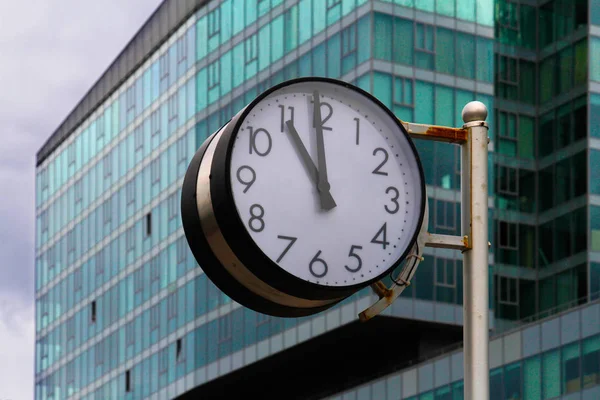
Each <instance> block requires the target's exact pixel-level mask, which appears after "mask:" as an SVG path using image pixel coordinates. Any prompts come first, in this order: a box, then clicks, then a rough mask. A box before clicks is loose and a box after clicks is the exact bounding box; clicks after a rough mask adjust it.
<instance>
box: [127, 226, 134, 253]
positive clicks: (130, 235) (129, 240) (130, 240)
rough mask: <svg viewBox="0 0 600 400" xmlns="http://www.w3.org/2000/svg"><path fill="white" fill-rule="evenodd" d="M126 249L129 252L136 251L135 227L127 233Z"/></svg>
mask: <svg viewBox="0 0 600 400" xmlns="http://www.w3.org/2000/svg"><path fill="white" fill-rule="evenodd" d="M125 247H126V249H127V251H128V252H130V251H133V250H135V231H134V227H131V228H129V229H128V230H127V231H126V232H125Z"/></svg>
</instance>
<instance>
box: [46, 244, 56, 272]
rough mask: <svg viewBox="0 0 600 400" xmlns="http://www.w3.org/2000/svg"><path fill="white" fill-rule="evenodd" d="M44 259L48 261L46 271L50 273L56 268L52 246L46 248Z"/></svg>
mask: <svg viewBox="0 0 600 400" xmlns="http://www.w3.org/2000/svg"><path fill="white" fill-rule="evenodd" d="M46 257H47V259H48V271H50V270H52V269H54V267H55V266H56V251H55V250H54V246H52V247H50V248H48V251H47V252H46Z"/></svg>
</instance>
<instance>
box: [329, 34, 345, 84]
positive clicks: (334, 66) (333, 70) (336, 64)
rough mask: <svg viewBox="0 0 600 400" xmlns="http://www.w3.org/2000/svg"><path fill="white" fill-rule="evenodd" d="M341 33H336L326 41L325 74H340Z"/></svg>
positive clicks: (336, 75)
mask: <svg viewBox="0 0 600 400" xmlns="http://www.w3.org/2000/svg"><path fill="white" fill-rule="evenodd" d="M340 37H341V34H339V33H337V34H335V35H334V36H332V37H331V38H330V39H329V40H328V41H327V76H329V77H331V78H338V77H340V75H341V64H340V60H341V58H342V57H341V45H340Z"/></svg>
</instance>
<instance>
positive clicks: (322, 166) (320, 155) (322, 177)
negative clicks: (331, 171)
mask: <svg viewBox="0 0 600 400" xmlns="http://www.w3.org/2000/svg"><path fill="white" fill-rule="evenodd" d="M313 105H314V112H313V126H314V127H315V132H316V134H317V163H318V165H319V169H318V175H319V178H318V182H317V189H318V190H319V195H320V196H321V208H323V209H324V210H331V209H332V208H334V207H335V206H336V204H335V201H334V200H333V197H332V196H331V193H330V192H329V190H330V189H331V185H330V184H329V180H328V179H327V161H326V159H325V139H324V138H323V119H322V118H321V101H320V100H319V91H318V90H315V91H314V92H313Z"/></svg>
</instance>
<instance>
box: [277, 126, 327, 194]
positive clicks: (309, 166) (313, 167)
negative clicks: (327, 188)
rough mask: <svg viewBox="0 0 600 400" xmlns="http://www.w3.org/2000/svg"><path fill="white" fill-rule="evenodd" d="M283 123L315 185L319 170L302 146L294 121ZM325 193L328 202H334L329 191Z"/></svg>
mask: <svg viewBox="0 0 600 400" xmlns="http://www.w3.org/2000/svg"><path fill="white" fill-rule="evenodd" d="M285 124H286V125H287V127H288V131H289V133H290V136H291V137H292V141H293V142H294V145H295V146H296V150H297V151H298V153H299V154H300V159H302V162H303V163H304V166H305V167H306V169H307V170H308V173H309V175H310V178H311V179H312V181H313V182H314V183H315V185H317V184H318V180H319V171H318V170H317V167H316V165H315V163H314V162H313V160H312V158H310V154H308V150H306V147H304V144H303V143H302V139H300V135H298V131H297V130H296V128H295V127H294V123H293V122H292V121H291V120H290V121H286V123H285ZM327 195H328V196H329V198H330V199H329V201H330V203H333V204H335V201H334V200H333V197H331V193H329V192H327ZM319 196H320V197H321V198H322V197H323V196H324V195H323V194H321V192H319Z"/></svg>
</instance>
